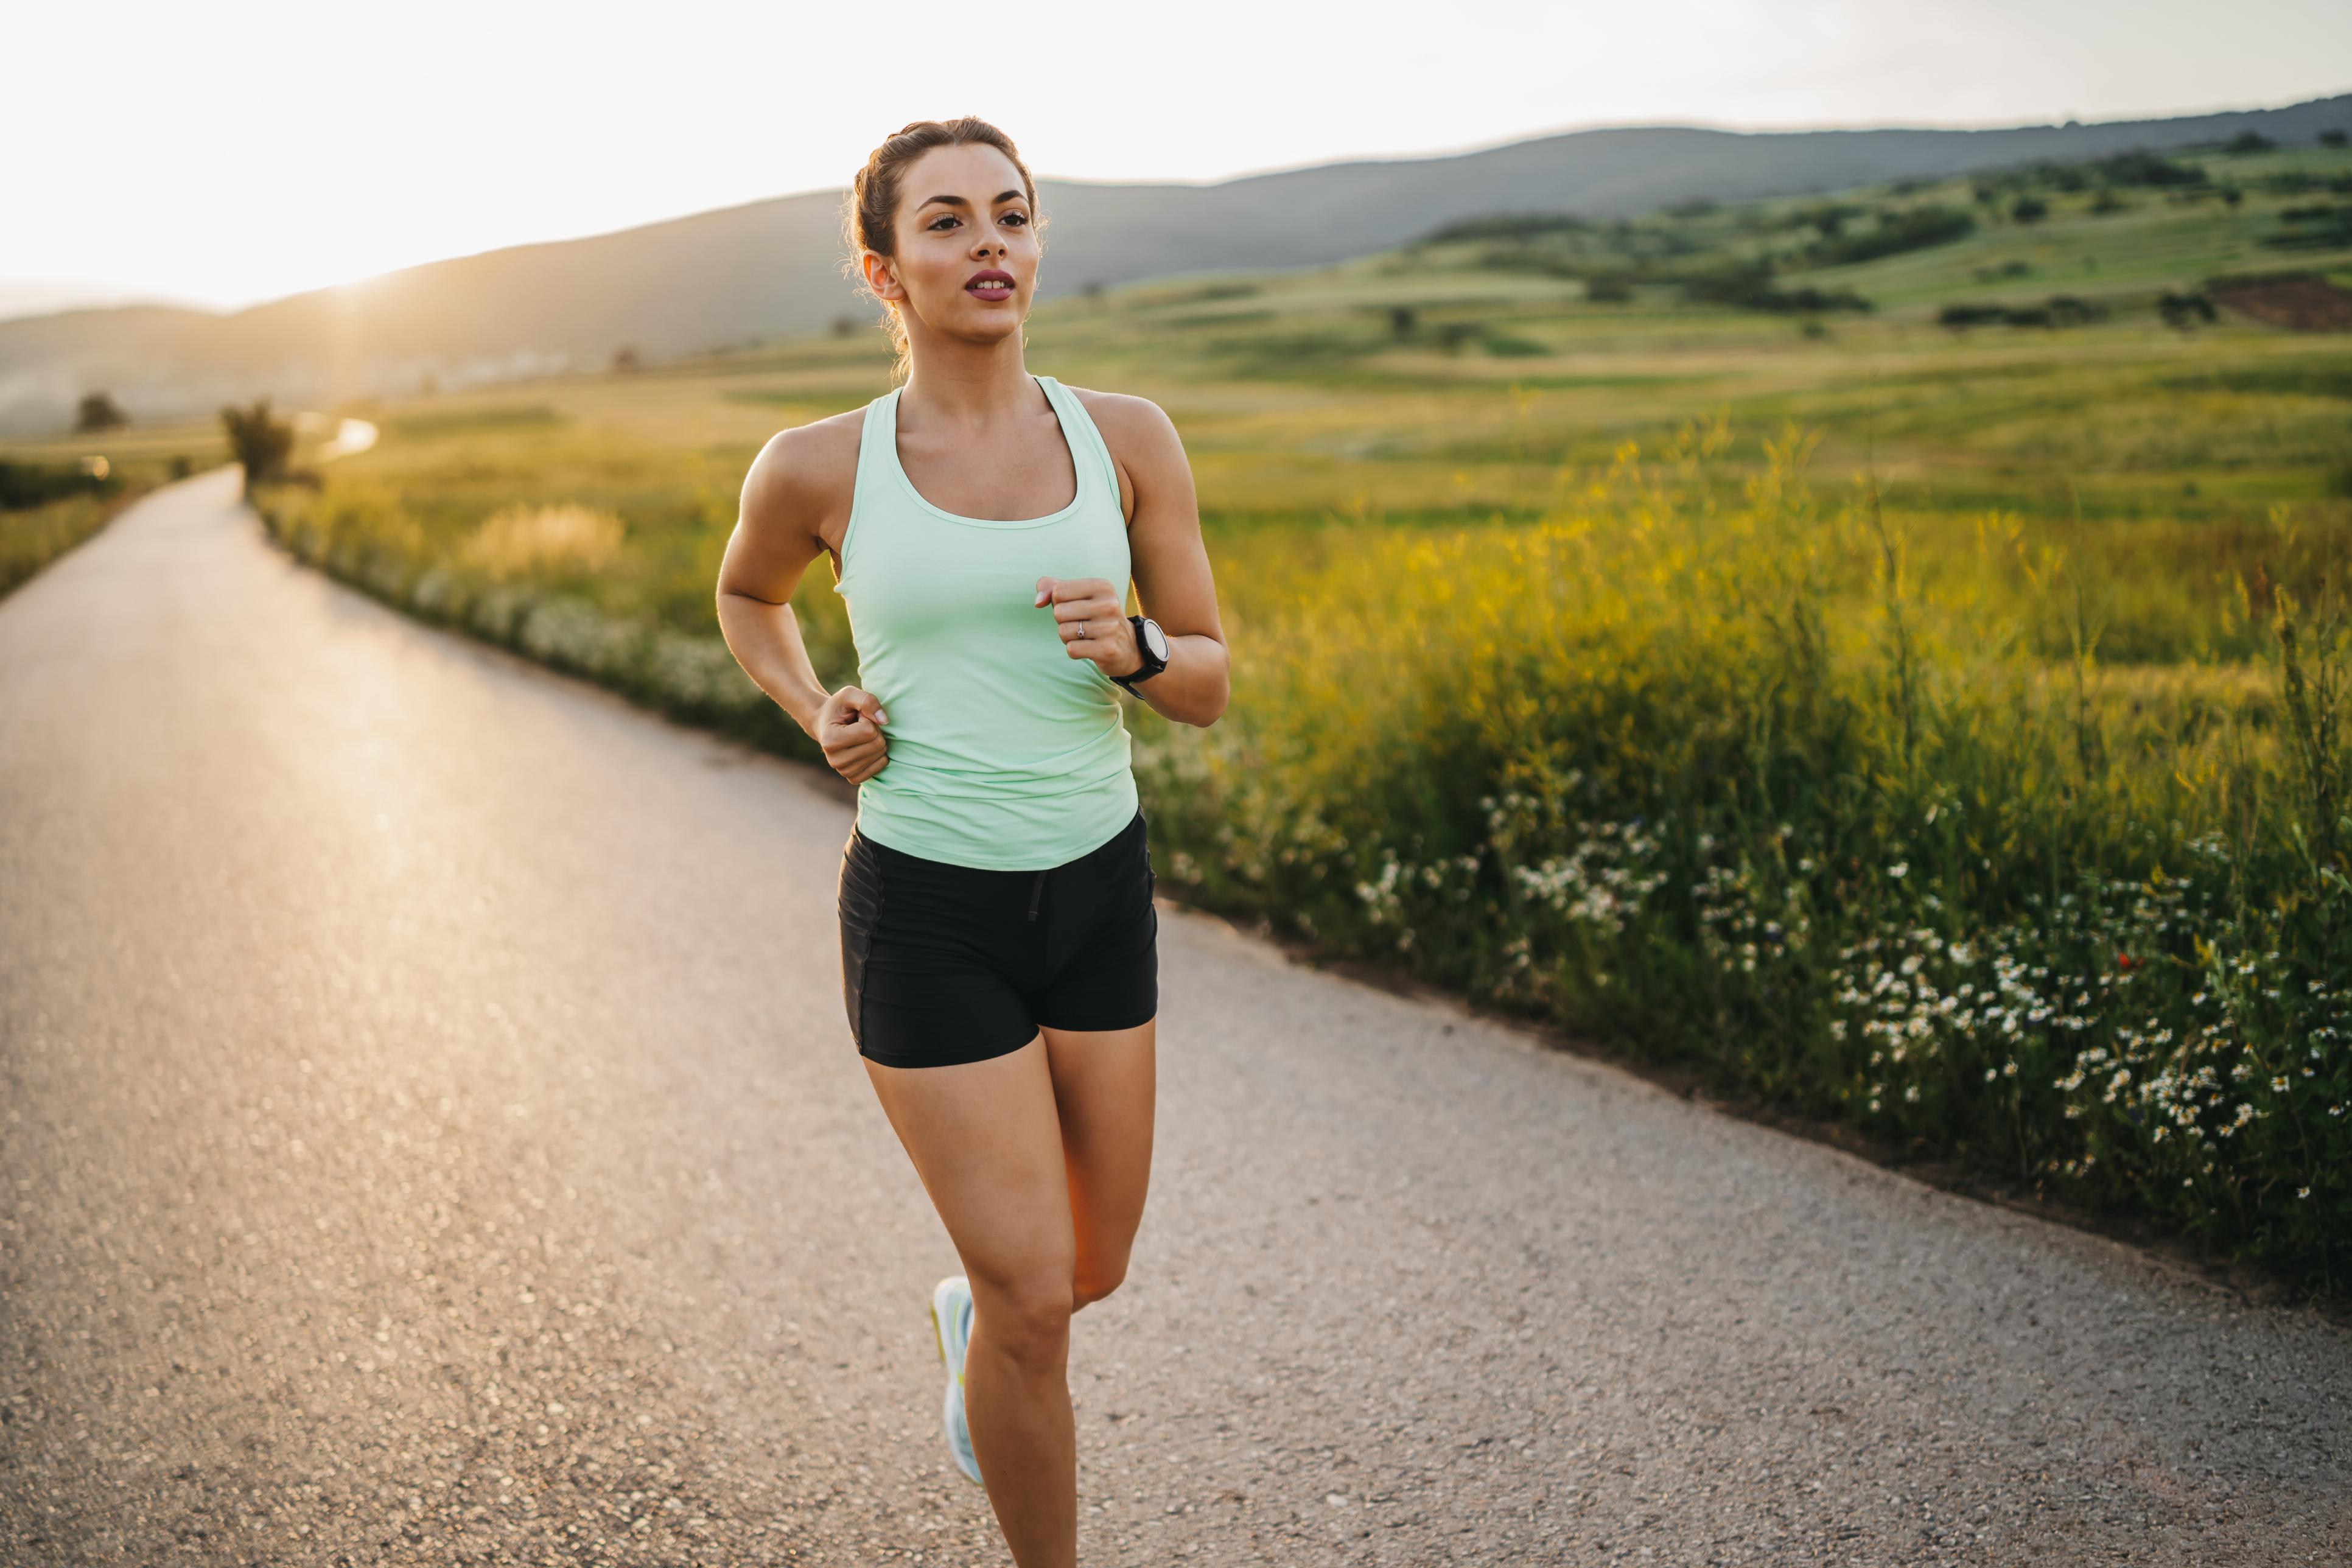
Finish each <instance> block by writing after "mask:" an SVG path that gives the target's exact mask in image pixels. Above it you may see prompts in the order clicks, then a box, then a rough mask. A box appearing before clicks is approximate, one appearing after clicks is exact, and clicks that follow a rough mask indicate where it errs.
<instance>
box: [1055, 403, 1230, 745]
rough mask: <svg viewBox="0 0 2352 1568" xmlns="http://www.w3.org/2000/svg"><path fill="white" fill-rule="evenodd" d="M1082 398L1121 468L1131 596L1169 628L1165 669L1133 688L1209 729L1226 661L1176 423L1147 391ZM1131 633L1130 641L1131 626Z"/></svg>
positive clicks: (1131, 666)
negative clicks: (1132, 581) (1132, 583)
mask: <svg viewBox="0 0 2352 1568" xmlns="http://www.w3.org/2000/svg"><path fill="white" fill-rule="evenodd" d="M1073 390H1076V389H1075V388H1074V389H1073ZM1079 395H1080V396H1082V397H1084V398H1085V399H1086V405H1087V414H1088V415H1089V416H1091V417H1092V418H1093V419H1094V421H1095V425H1096V427H1097V429H1099V430H1101V431H1102V433H1103V438H1104V442H1105V444H1106V445H1107V446H1108V447H1110V449H1111V457H1112V459H1113V461H1115V462H1116V463H1117V464H1118V468H1119V481H1120V484H1119V488H1120V489H1121V490H1122V491H1125V492H1126V494H1125V495H1123V496H1122V498H1121V499H1122V500H1123V501H1125V502H1127V503H1128V505H1129V523H1128V530H1127V537H1128V551H1129V557H1130V558H1131V560H1132V562H1133V574H1134V578H1135V596H1136V599H1137V601H1138V602H1139V604H1140V605H1142V607H1143V613H1144V614H1145V615H1147V616H1150V617H1151V618H1152V619H1153V620H1155V621H1157V622H1159V623H1160V630H1161V631H1163V632H1166V633H1167V634H1168V668H1166V669H1163V670H1161V671H1160V673H1159V674H1158V675H1155V676H1153V677H1152V678H1151V679H1149V680H1147V681H1144V682H1142V683H1141V684H1140V685H1139V686H1137V687H1136V688H1135V689H1134V690H1135V694H1136V695H1137V696H1138V697H1140V698H1141V699H1143V700H1144V701H1146V702H1148V703H1150V705H1151V707H1152V709H1153V710H1154V711H1156V712H1158V713H1160V715H1161V716H1162V717H1165V718H1169V719H1173V720H1175V721H1177V722H1178V723H1181V724H1195V725H1199V726H1202V728H1206V727H1207V726H1209V725H1211V724H1213V723H1215V722H1216V721H1217V719H1218V716H1219V715H1221V714H1223V712H1224V710H1225V704H1226V703H1227V701H1229V700H1231V698H1232V694H1233V693H1232V680H1231V674H1232V666H1231V659H1230V658H1229V655H1228V652H1227V649H1226V647H1225V633H1224V626H1223V622H1222V621H1220V620H1219V618H1218V616H1217V584H1216V582H1215V579H1214V578H1213V575H1212V574H1211V573H1210V570H1209V552H1208V547H1207V546H1206V545H1205V544H1203V543H1202V540H1201V512H1200V503H1199V501H1198V500H1197V499H1196V497H1195V495H1194V492H1193V489H1192V463H1191V462H1190V461H1189V460H1188V459H1187V458H1185V456H1184V443H1183V440H1182V438H1181V437H1179V436H1178V435H1177V434H1176V426H1175V423H1174V422H1173V421H1172V420H1171V419H1170V418H1169V417H1168V416H1167V414H1166V413H1165V412H1164V411H1163V410H1162V409H1161V408H1160V405H1158V404H1156V403H1154V402H1152V401H1151V400H1150V399H1149V398H1145V397H1131V396H1128V395H1124V394H1118V393H1106V392H1081V393H1080V394H1079ZM1128 637H1129V642H1130V643H1131V642H1132V641H1133V638H1134V631H1133V628H1131V627H1130V628H1129V630H1128ZM1142 667H1143V656H1142V654H1141V653H1140V652H1138V653H1137V654H1136V656H1135V658H1133V660H1132V661H1124V660H1123V661H1122V667H1121V668H1118V669H1116V670H1109V671H1108V673H1111V674H1116V675H1128V674H1132V673H1133V672H1134V671H1136V670H1138V669H1140V668H1142Z"/></svg>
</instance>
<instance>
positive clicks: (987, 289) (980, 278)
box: [963, 271, 1013, 300]
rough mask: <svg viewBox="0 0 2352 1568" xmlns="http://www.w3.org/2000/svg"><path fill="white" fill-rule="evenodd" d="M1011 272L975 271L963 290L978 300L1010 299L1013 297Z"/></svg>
mask: <svg viewBox="0 0 2352 1568" xmlns="http://www.w3.org/2000/svg"><path fill="white" fill-rule="evenodd" d="M963 291H964V292H965V293H967V294H970V295H971V296H972V297H973V298H975V299H980V300H1010V299H1011V298H1013V274H1011V273H1010V272H996V271H988V272H975V273H973V274H972V275H971V281H970V282H968V283H966V284H965V285H964V286H963Z"/></svg>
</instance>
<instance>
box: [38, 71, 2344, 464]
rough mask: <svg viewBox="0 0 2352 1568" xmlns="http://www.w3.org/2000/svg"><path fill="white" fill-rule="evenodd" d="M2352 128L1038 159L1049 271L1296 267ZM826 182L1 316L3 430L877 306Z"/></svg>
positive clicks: (481, 375) (598, 353) (2149, 129)
mask: <svg viewBox="0 0 2352 1568" xmlns="http://www.w3.org/2000/svg"><path fill="white" fill-rule="evenodd" d="M2346 129H2352V95H2345V96H2338V97H2335V98H2329V99H2324V100H2314V101H2312V102H2308V103H2303V104H2296V105H2293V106H2290V107H2286V108H2282V109H2273V110H2247V111H2242V112H2231V113H2223V114H2208V115H2197V116H2189V117H2182V118H2176V119H2168V120H2150V121H2112V122H2106V123H2101V124H2090V125H2083V124H2075V123H2072V122H2070V123H2068V124H2066V125H2064V126H2024V127H2017V128H2012V129H2004V130H1989V131H1924V130H1873V131H1820V132H1769V133H1746V132H1721V131H1707V130H1698V129H1692V128H1684V127H1635V128H1621V129H1606V130H1595V131H1582V132H1570V133H1568V134H1564V135H1558V136H1547V137H1542V138H1538V139H1536V140H1533V141H1528V142H1515V143H1512V144H1509V145H1507V146H1502V147H1496V148H1490V149H1487V150H1485V151H1482V152H1476V153H1465V154H1460V155H1456V156H1449V157H1440V158H1417V159H1397V160H1387V161H1367V162H1357V163H1330V164H1322V165H1318V166H1315V167H1312V168H1306V169H1296V170H1288V171H1284V172H1280V173H1276V174H1260V175H1254V176H1251V177H1248V178H1245V179H1236V180H1228V181H1223V182H1221V183H1218V184H1093V183H1085V182H1074V181H1060V180H1045V181H1043V182H1041V190H1040V199H1041V202H1042V205H1043V206H1044V208H1045V214H1046V216H1047V219H1048V222H1049V223H1050V225H1051V227H1050V228H1049V230H1048V237H1047V259H1046V265H1045V281H1044V283H1043V285H1042V286H1041V294H1042V295H1043V296H1044V297H1047V298H1050V297H1052V296H1053V295H1055V294H1056V293H1066V292H1071V291H1075V290H1076V289H1083V288H1085V287H1087V286H1088V285H1102V286H1109V285H1114V284H1120V283H1127V282H1132V281H1136V280H1139V279H1146V278H1153V277H1160V276H1170V275H1177V274H1184V273H1193V272H1204V271H1220V270H1226V269H1234V268H1269V267H1276V268H1280V267H1303V266H1312V265H1317V264H1320V263H1325V262H1330V261H1335V260H1339V259H1343V258H1348V257H1351V256H1359V255H1363V254H1366V253H1368V252H1371V251H1376V250H1381V249H1383V248H1386V247H1392V246H1395V245H1397V244H1399V243H1401V242H1402V241H1404V240H1407V239H1410V238H1412V237H1414V236H1416V235H1419V234H1423V233H1426V232H1428V231H1430V230H1432V229H1433V228H1436V227H1439V226H1443V225H1445V224H1447V223H1450V222H1454V221H1456V220H1460V219H1464V218H1469V217H1476V216H1486V215H1491V214H1497V213H1509V212H1576V213H1580V214H1584V215H1587V216H1600V217H1606V216H1624V215H1630V214H1633V213H1638V212H1643V211H1648V210H1652V209H1655V208H1658V207H1661V206H1664V205H1670V204H1674V203H1678V202H1687V201H1692V200H1701V199H1704V200H1717V201H1727V200H1738V199H1742V198H1749V197H1759V196H1770V195H1795V194H1802V193H1807V192H1815V191H1828V190H1835V189H1842V188H1846V187H1851V186H1854V185H1860V184H1871V183H1874V182H1882V181H1888V180H1899V179H1906V178H1932V177H1937V176H1943V175H1949V174H1958V173H1961V172H1965V171H1969V170H1973V169H1981V168H1992V167H2000V166H2003V165H2009V164H2016V163H2029V162H2034V161H2040V160H2074V159H2083V158H2091V157H2096V156H2100V155H2102V154H2105V153H2118V152H2124V151H2128V150H2132V149H2147V150H2149V151H2164V150H2169V149H2174V148H2179V147H2186V146H2191V145H2197V144H2200V143H2210V142H2221V141H2225V140H2227V139H2229V138H2231V137H2232V136H2236V135H2239V134H2241V133H2243V132H2253V133H2256V134H2258V135H2261V136H2263V137H2267V138H2269V139H2271V140H2273V141H2275V142H2284V143H2298V142H2310V141H2312V140H2313V139H2314V138H2315V137H2316V136H2317V135H2318V134H2319V133H2320V132H2323V131H2329V130H2346ZM840 201H841V195H840V193H839V192H838V191H819V192H811V193H806V194H803V195H791V196H782V197H778V198H775V199H772V200H769V201H763V202H756V203H751V204H750V205H743V206H738V207H730V208H725V209H722V210H719V211H716V212H709V213H701V214H698V215H695V216H690V217H686V218H679V219H676V220H673V221H670V222H667V223H659V224H652V225H647V226H643V227H639V228H632V229H627V230H624V231H621V232H619V233H615V234H608V235H600V236H595V237H589V238H583V239H573V240H565V241H560V242H554V243H550V244H542V245H530V246H520V247H512V248H509V249H503V250H496V251H490V252H486V253H484V254H482V255H478V256H469V257H462V258H456V259H452V260H447V261H440V262H435V263H431V264H428V265H425V266H422V267H415V268H407V269H405V270H403V271H399V272H394V273H389V274H386V275H384V276H383V277H380V278H374V279H366V280H364V281H362V282H357V283H352V284H348V285H343V286H341V287H338V288H333V289H320V290H317V291H314V292H310V293H306V294H299V295H295V296H293V297H290V298H289V299H285V300H276V301H272V302H270V303H268V304H264V305H258V306H255V307H253V308H251V309H248V310H242V311H238V312H236V313H234V314H230V315H217V314H212V313H208V312H205V311H199V310H177V309H173V308H169V307H158V306H137V307H126V308H121V309H114V310H74V311H66V312H61V313H58V314H54V315H46V316H36V317H29V318H25V319H20V320H16V321H0V430H16V431H34V430H40V429H48V428H56V427H58V426H59V425H61V424H62V423H63V422H64V421H65V419H66V418H67V416H68V412H69V410H70V409H71V407H72V405H73V403H74V401H75V400H76V399H77V398H78V397H79V395H81V394H82V393H84V392H86V391H88V390H90V389H91V388H93V387H101V386H102V387H105V388H107V389H109V390H110V391H111V392H112V393H113V394H114V395H115V396H116V398H117V399H118V400H119V401H120V402H121V403H122V404H123V405H124V406H126V407H127V408H128V409H130V410H131V413H132V414H133V415H134V416H138V417H142V418H144V417H156V416H169V415H173V414H183V413H187V412H192V411H198V410H202V409H205V408H207V407H209V406H211V405H214V404H215V403H217V402H220V401H222V400H224V399H226V398H231V397H242V396H247V395H254V394H257V393H270V394H273V395H276V396H277V397H278V398H279V399H280V400H281V401H284V402H305V403H310V402H319V401H324V400H331V399H334V398H337V397H341V396H349V395H361V394H368V393H392V392H400V391H404V390H410V389H414V388H415V387H417V386H420V385H424V384H428V383H430V384H439V385H443V386H452V385H459V384H469V383H475V382H485V381H495V380H501V379H507V378H510V377H514V376H518V375H528V374H546V373H549V372H551V371H560V370H562V369H565V368H568V367H588V366H600V365H603V364H604V363H608V362H609V360H610V358H611V356H612V355H613V354H614V353H615V351H616V350H618V349H620V348H623V347H628V348H632V349H634V350H635V351H636V352H637V353H639V354H640V355H642V356H644V357H646V358H647V359H661V358H666V357H670V356H674V355H678V354H686V353H698V352H702V351H707V350H711V349H716V348H722V347H728V346H733V345H740V344H745V343H750V342H761V341H765V340H769V339H772V338H777V337H783V336H789V335H793V334H795V333H802V332H807V331H817V330H821V329H822V328H823V327H824V325H825V324H826V323H827V322H828V321H835V320H836V319H838V318H841V317H844V316H848V317H851V318H852V319H863V318H864V316H865V315H866V312H867V310H869V309H870V307H866V306H865V305H864V304H863V303H862V302H861V301H860V300H857V298H856V296H855V295H854V294H853V293H852V291H851V288H850V285H849V282H848V281H847V279H846V277H845V274H844V272H843V270H842V268H841V257H842V251H841V242H840V238H839V225H840Z"/></svg>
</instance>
